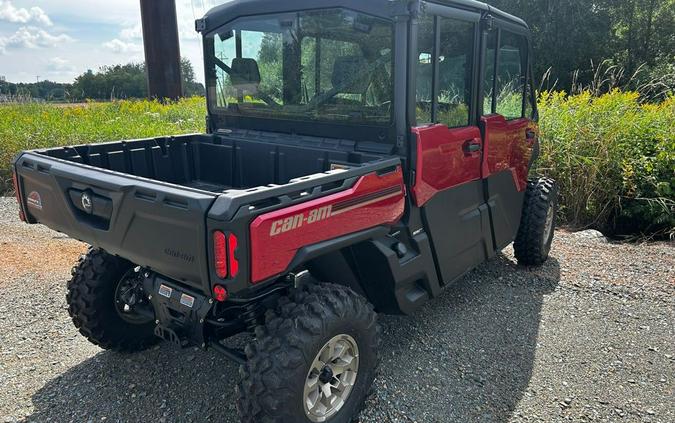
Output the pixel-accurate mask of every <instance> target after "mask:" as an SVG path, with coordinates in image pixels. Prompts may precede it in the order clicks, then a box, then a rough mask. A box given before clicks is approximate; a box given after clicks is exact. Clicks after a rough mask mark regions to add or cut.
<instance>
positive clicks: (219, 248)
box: [213, 231, 227, 292]
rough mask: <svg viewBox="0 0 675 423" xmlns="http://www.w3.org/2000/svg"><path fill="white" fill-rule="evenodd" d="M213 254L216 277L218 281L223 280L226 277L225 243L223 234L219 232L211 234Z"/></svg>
mask: <svg viewBox="0 0 675 423" xmlns="http://www.w3.org/2000/svg"><path fill="white" fill-rule="evenodd" d="M213 254H214V260H215V266H216V275H218V277H219V278H220V279H225V278H226V277H227V243H226V242H225V234H224V233H222V232H220V231H216V232H214V233H213ZM214 292H215V288H214Z"/></svg>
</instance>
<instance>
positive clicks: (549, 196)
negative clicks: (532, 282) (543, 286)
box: [513, 178, 558, 266]
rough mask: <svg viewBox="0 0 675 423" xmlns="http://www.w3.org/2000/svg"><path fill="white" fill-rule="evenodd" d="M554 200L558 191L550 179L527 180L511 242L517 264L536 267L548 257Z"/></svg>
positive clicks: (552, 230) (551, 238) (553, 227)
mask: <svg viewBox="0 0 675 423" xmlns="http://www.w3.org/2000/svg"><path fill="white" fill-rule="evenodd" d="M557 197H558V188H557V186H556V183H555V181H554V180H553V179H549V178H537V179H530V180H529V181H528V183H527V190H526V191H525V200H524V203H523V213H522V216H521V219H520V227H519V228H518V235H517V236H516V240H515V242H514V243H513V249H514V252H515V256H516V259H517V260H518V263H519V264H522V265H525V266H539V265H541V264H543V263H544V262H545V261H546V259H547V258H548V254H549V252H550V251H551V243H552V242H553V235H554V232H555V231H554V230H555V222H556V212H557ZM550 213H552V215H551V214H550ZM549 219H552V220H550V221H549ZM547 221H548V223H549V224H548V225H547ZM547 226H548V228H550V230H547V229H548V228H547Z"/></svg>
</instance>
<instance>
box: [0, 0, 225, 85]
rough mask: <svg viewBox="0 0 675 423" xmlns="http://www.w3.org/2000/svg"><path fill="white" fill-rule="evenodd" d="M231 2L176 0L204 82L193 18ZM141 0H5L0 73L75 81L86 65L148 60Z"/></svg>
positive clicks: (185, 42)
mask: <svg viewBox="0 0 675 423" xmlns="http://www.w3.org/2000/svg"><path fill="white" fill-rule="evenodd" d="M225 1H227V0H176V9H177V13H178V30H179V36H180V50H181V55H182V56H183V57H187V58H188V59H190V61H191V62H192V64H193V66H194V68H195V74H196V75H197V78H198V79H199V80H200V81H203V80H204V70H203V66H202V51H201V40H200V37H199V35H198V34H197V33H196V32H195V31H194V21H195V19H197V18H200V17H201V16H202V15H203V14H204V13H205V12H206V11H207V10H208V9H210V8H211V7H213V6H215V5H217V4H220V3H224V2H225ZM140 25H141V18H140V2H139V0H82V1H74V0H34V1H25V0H0V77H2V76H4V77H5V78H6V79H7V80H8V81H11V82H35V80H36V79H37V78H38V77H39V79H40V80H44V79H49V80H52V81H57V82H72V80H73V79H74V78H75V77H76V76H77V75H80V74H81V73H83V72H85V71H87V69H92V70H94V71H95V70H97V69H98V68H99V67H100V66H103V65H113V64H121V63H128V62H130V61H135V62H141V61H143V57H144V56H143V39H142V36H141V26H140Z"/></svg>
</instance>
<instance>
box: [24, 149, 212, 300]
mask: <svg viewBox="0 0 675 423" xmlns="http://www.w3.org/2000/svg"><path fill="white" fill-rule="evenodd" d="M15 166H16V172H17V176H18V180H19V186H20V187H21V193H22V202H23V204H22V205H23V209H24V210H25V211H26V215H27V216H26V217H27V219H28V221H29V222H30V223H42V224H44V225H46V226H48V227H50V228H52V229H54V230H57V231H59V232H63V233H65V234H68V235H70V236H71V237H73V238H77V239H79V240H80V241H84V242H86V243H88V244H91V245H93V246H96V247H100V248H103V249H105V250H106V251H108V252H109V253H112V254H116V255H119V256H121V257H124V258H126V259H128V260H130V261H132V262H133V263H136V264H138V265H141V266H144V267H149V268H151V269H153V270H155V271H157V272H158V273H161V274H163V275H166V276H169V277H172V278H175V279H177V280H180V281H183V282H185V283H187V284H190V285H192V286H194V287H198V288H200V289H201V288H204V289H206V290H207V292H208V268H207V262H206V259H207V253H206V238H205V237H206V228H205V216H206V212H207V210H208V209H209V207H210V206H211V204H212V203H213V201H214V199H215V197H216V196H215V195H211V194H209V193H206V192H202V191H198V190H194V189H190V188H183V187H178V186H175V185H171V184H166V183H163V182H155V181H152V180H148V179H143V178H138V177H134V176H129V175H125V174H121V173H117V172H112V171H108V170H101V169H97V168H93V167H90V166H86V165H82V164H77V163H71V162H67V161H64V160H60V159H55V158H50V157H46V156H42V155H39V154H34V153H24V154H23V155H21V156H20V157H19V158H18V159H17V160H16V163H15Z"/></svg>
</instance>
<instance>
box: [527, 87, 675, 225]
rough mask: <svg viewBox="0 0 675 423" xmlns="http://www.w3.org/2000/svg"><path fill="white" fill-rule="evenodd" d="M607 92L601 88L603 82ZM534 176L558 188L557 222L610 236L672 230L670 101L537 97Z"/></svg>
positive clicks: (615, 93) (614, 95)
mask: <svg viewBox="0 0 675 423" xmlns="http://www.w3.org/2000/svg"><path fill="white" fill-rule="evenodd" d="M601 83H602V84H605V82H602V81H601ZM539 108H540V124H541V136H542V155H541V159H540V161H539V169H538V171H539V172H540V173H543V174H546V175H550V176H552V177H554V178H555V179H557V180H558V182H559V183H560V187H561V217H562V218H563V219H564V220H565V221H566V222H567V223H568V224H570V225H572V226H575V227H579V228H585V227H594V228H598V229H601V230H603V231H605V232H608V233H610V234H617V235H622V234H636V233H638V234H657V235H658V234H667V233H670V234H671V235H672V234H673V233H674V228H675V97H674V96H672V95H671V96H668V97H666V99H665V100H663V101H661V102H658V103H643V102H641V101H640V94H639V93H637V92H632V91H631V92H622V91H620V90H618V89H613V90H611V91H610V92H608V93H606V94H599V93H598V92H597V91H595V92H594V91H592V90H590V89H588V90H582V91H581V92H579V93H577V94H574V95H567V94H565V93H563V92H548V91H547V92H543V93H542V94H541V95H540V100H539Z"/></svg>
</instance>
